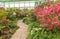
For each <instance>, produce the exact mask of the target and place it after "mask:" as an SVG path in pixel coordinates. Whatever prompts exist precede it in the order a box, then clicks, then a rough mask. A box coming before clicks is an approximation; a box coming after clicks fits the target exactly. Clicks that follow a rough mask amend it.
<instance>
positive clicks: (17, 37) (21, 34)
mask: <svg viewBox="0 0 60 39" xmlns="http://www.w3.org/2000/svg"><path fill="white" fill-rule="evenodd" d="M17 25H18V26H19V29H18V30H16V32H15V33H14V35H13V36H12V38H11V39H27V36H28V25H26V24H25V23H23V22H22V20H19V21H18V22H17Z"/></svg>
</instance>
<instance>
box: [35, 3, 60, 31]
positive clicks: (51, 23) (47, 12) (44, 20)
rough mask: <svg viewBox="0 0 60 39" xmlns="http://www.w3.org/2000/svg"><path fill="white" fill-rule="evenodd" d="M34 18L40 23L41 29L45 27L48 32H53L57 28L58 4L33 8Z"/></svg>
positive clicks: (59, 8)
mask: <svg viewBox="0 0 60 39" xmlns="http://www.w3.org/2000/svg"><path fill="white" fill-rule="evenodd" d="M35 16H36V18H38V20H39V21H40V22H41V24H42V27H47V28H48V29H49V30H53V29H54V27H59V26H60V22H59V21H60V20H59V18H60V3H57V4H55V5H53V6H48V7H46V8H41V7H37V8H35Z"/></svg>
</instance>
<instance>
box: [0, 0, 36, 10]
mask: <svg viewBox="0 0 60 39" xmlns="http://www.w3.org/2000/svg"><path fill="white" fill-rule="evenodd" d="M0 7H5V8H12V7H18V8H21V9H22V8H34V7H35V1H18V2H0Z"/></svg>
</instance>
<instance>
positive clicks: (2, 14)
mask: <svg viewBox="0 0 60 39" xmlns="http://www.w3.org/2000/svg"><path fill="white" fill-rule="evenodd" d="M7 13H8V12H7V11H6V10H0V20H2V19H5V18H6V15H7Z"/></svg>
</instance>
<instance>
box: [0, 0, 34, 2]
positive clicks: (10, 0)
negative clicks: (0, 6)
mask: <svg viewBox="0 0 60 39" xmlns="http://www.w3.org/2000/svg"><path fill="white" fill-rule="evenodd" d="M14 1H34V0H0V2H14Z"/></svg>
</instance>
